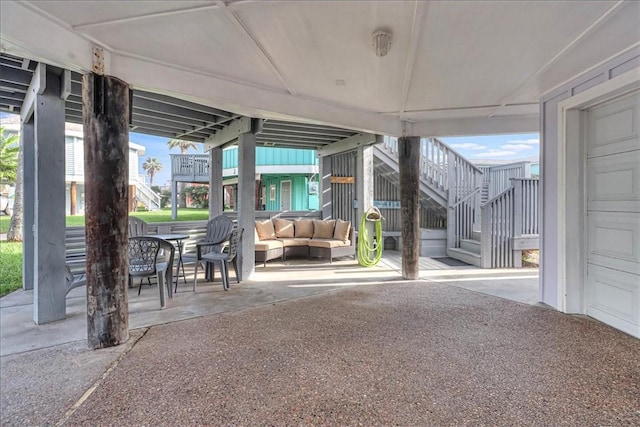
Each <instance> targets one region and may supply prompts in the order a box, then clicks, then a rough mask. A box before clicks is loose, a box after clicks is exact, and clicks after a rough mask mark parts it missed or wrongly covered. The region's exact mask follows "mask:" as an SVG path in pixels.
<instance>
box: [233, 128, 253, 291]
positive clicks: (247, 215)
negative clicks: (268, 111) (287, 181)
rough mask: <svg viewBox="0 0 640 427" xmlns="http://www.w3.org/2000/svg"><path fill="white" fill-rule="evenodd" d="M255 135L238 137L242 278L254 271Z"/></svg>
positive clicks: (247, 134) (249, 134)
mask: <svg viewBox="0 0 640 427" xmlns="http://www.w3.org/2000/svg"><path fill="white" fill-rule="evenodd" d="M255 206H256V135H255V134H254V133H253V132H246V133H242V134H240V136H239V137H238V207H237V209H238V228H244V234H243V235H242V240H241V242H240V251H239V256H238V259H239V267H238V270H239V273H240V277H241V279H242V280H245V279H248V278H249V277H251V275H252V274H253V272H254V271H255V251H254V247H253V246H254V244H255V242H254V240H255V236H254V234H255V233H254V232H253V230H254V229H255V220H256V209H255Z"/></svg>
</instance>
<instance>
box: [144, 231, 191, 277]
mask: <svg viewBox="0 0 640 427" xmlns="http://www.w3.org/2000/svg"><path fill="white" fill-rule="evenodd" d="M152 237H157V238H159V239H163V240H167V241H169V242H176V247H177V248H178V265H177V266H176V282H175V284H176V286H177V285H178V280H179V279H180V267H182V279H183V280H184V284H185V285H186V284H187V278H186V275H185V272H184V264H183V262H182V248H183V247H184V245H183V241H184V240H186V239H188V238H189V235H188V234H155V235H153V236H152Z"/></svg>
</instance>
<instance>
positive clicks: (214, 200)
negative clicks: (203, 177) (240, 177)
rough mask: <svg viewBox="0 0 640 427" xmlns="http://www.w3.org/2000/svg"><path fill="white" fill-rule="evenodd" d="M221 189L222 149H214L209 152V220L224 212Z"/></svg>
mask: <svg viewBox="0 0 640 427" xmlns="http://www.w3.org/2000/svg"><path fill="white" fill-rule="evenodd" d="M222 187H223V184H222V147H214V148H212V149H211V150H209V218H214V217H216V216H218V215H222V212H223V211H224V194H223V192H222V190H223V188H222Z"/></svg>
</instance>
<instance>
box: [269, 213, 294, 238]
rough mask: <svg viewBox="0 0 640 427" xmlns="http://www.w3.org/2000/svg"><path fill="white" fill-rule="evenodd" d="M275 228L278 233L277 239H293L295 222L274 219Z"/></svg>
mask: <svg viewBox="0 0 640 427" xmlns="http://www.w3.org/2000/svg"><path fill="white" fill-rule="evenodd" d="M273 227H274V228H275V231H276V237H277V238H281V237H293V221H289V220H288V219H282V218H274V219H273Z"/></svg>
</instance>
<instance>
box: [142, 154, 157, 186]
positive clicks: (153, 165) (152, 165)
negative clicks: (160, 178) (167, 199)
mask: <svg viewBox="0 0 640 427" xmlns="http://www.w3.org/2000/svg"><path fill="white" fill-rule="evenodd" d="M142 169H144V170H145V171H146V172H147V175H149V187H151V186H152V185H153V177H154V176H155V174H156V172H160V171H161V170H162V163H160V160H158V158H157V157H149V158H147V160H145V162H144V163H143V164H142Z"/></svg>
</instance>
